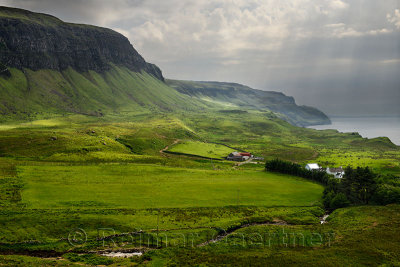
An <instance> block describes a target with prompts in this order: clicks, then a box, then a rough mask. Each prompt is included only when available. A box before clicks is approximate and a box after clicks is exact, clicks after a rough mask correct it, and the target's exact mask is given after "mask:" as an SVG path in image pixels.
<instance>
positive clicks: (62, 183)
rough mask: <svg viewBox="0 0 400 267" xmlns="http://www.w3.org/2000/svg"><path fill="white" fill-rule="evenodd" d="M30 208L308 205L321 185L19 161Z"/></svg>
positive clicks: (269, 177)
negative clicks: (23, 164)
mask: <svg viewBox="0 0 400 267" xmlns="http://www.w3.org/2000/svg"><path fill="white" fill-rule="evenodd" d="M18 172H19V177H20V179H21V180H22V183H23V184H24V187H23V189H22V202H23V203H24V204H25V205H26V206H27V207H29V208H63V207H65V208H69V207H74V206H75V207H100V208H101V207H104V208H133V209H145V208H183V207H223V206H230V205H243V206H249V205H250V206H264V207H271V206H312V205H314V204H315V203H316V202H317V201H318V200H319V199H320V197H321V195H322V190H323V187H322V186H320V185H318V184H315V183H312V182H309V181H306V180H304V179H300V178H297V177H291V176H286V175H282V174H275V173H267V172H264V171H263V170H262V169H260V170H252V171H251V170H233V169H228V170H202V169H186V168H177V167H163V166H157V165H140V164H127V165H119V164H104V165H98V166H21V167H19V168H18Z"/></svg>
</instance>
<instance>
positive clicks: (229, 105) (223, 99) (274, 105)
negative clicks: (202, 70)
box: [166, 80, 330, 126]
mask: <svg viewBox="0 0 400 267" xmlns="http://www.w3.org/2000/svg"><path fill="white" fill-rule="evenodd" d="M166 82H167V84H168V85H169V86H171V87H173V88H175V89H176V90H177V91H178V92H180V93H182V94H185V95H189V96H191V97H195V98H198V99H202V100H205V101H207V102H212V103H218V104H220V105H224V106H225V108H226V109H239V110H248V109H256V110H270V111H273V112H276V113H277V115H278V116H279V117H280V118H281V119H283V120H286V121H288V122H290V123H291V124H294V125H297V126H308V125H315V124H330V120H329V118H328V117H327V116H326V115H325V114H324V113H323V112H321V111H319V110H318V109H316V108H313V107H308V106H298V105H296V102H295V100H294V98H293V97H289V96H286V95H284V94H283V93H280V92H274V91H263V90H256V89H253V88H250V87H248V86H245V85H241V84H237V83H224V82H194V81H178V80H167V81H166ZM233 111H234V110H233Z"/></svg>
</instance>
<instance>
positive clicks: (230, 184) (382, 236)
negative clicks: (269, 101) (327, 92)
mask: <svg viewBox="0 0 400 267" xmlns="http://www.w3.org/2000/svg"><path fill="white" fill-rule="evenodd" d="M177 140H179V141H177ZM166 148H167V149H166ZM235 149H238V150H243V151H249V152H252V153H254V154H255V155H256V156H262V157H264V158H266V159H273V158H275V157H280V158H283V159H287V160H291V161H294V162H298V163H300V164H305V163H307V162H311V161H312V162H318V163H320V164H321V165H334V166H335V165H339V164H340V165H343V166H346V165H348V164H351V165H353V166H364V165H368V166H371V167H372V168H373V169H374V170H375V171H377V172H380V173H392V174H399V172H400V166H399V159H400V149H399V147H397V146H394V145H393V144H391V143H390V142H388V141H387V140H386V139H383V138H378V139H369V140H368V139H363V138H361V137H360V136H358V135H354V134H340V133H338V132H336V131H331V130H328V131H322V132H320V131H316V130H312V129H304V128H298V127H294V126H291V125H289V124H287V123H285V122H283V121H281V120H279V119H277V118H275V117H274V116H273V114H270V113H268V112H254V113H251V112H250V113H247V114H240V115H238V114H228V115H227V114H220V113H218V112H217V111H215V112H207V113H204V114H179V113H177V114H170V115H165V114H158V115H157V114H156V115H154V114H151V115H150V114H134V115H132V114H125V115H124V114H119V115H115V116H109V117H102V118H96V117H86V116H77V115H74V116H72V115H71V116H65V117H58V118H50V119H45V120H41V121H33V122H28V123H27V122H23V123H16V122H15V123H13V124H5V125H2V126H1V127H0V177H1V178H0V193H1V194H0V203H1V208H0V217H1V220H0V240H1V242H0V255H1V256H0V264H2V265H6V266H7V265H8V266H15V265H30V266H43V265H57V266H70V265H72V264H74V263H76V264H79V265H81V264H87V265H111V266H113V265H114V266H118V265H132V266H134V265H150V266H164V265H170V266H182V265H192V266H193V265H199V266H207V265H236V266H249V265H252V266H253V265H254V266H257V265H258V266H266V265H273V264H274V265H312V266H316V265H321V264H322V265H327V266H333V265H336V266H337V265H339V266H348V265H380V264H386V265H388V266H391V265H396V264H399V263H400V254H399V253H400V247H399V244H400V242H399V241H400V240H399V236H400V233H398V231H399V228H398V225H400V206H399V205H388V206H363V207H350V208H345V209H339V210H336V211H335V212H334V213H333V214H331V215H330V216H329V217H328V222H327V223H326V224H320V219H321V217H322V216H323V215H324V213H325V212H324V210H323V209H322V204H321V196H322V191H323V187H322V186H321V185H319V184H316V183H313V182H310V181H307V180H304V179H301V178H298V177H293V176H288V175H282V174H276V173H269V172H265V171H264V166H263V164H244V165H241V166H236V164H235V162H229V161H226V160H223V158H224V157H225V156H226V154H227V153H230V152H231V151H233V150H235ZM167 151H171V152H176V153H178V154H170V153H165V152H167ZM185 154H190V155H191V156H188V155H185ZM214 241H217V242H214ZM106 250H114V251H125V252H132V251H135V252H143V253H144V254H143V256H140V257H139V256H135V257H132V258H118V259H116V258H108V257H105V256H101V255H100V253H101V252H104V251H106Z"/></svg>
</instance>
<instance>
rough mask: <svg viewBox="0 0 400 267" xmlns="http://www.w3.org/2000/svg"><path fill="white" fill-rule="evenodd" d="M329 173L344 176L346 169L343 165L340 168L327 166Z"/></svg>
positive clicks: (336, 176)
mask: <svg viewBox="0 0 400 267" xmlns="http://www.w3.org/2000/svg"><path fill="white" fill-rule="evenodd" d="M326 173H327V174H332V175H333V176H335V178H343V175H344V170H343V168H342V167H339V168H329V167H328V168H326Z"/></svg>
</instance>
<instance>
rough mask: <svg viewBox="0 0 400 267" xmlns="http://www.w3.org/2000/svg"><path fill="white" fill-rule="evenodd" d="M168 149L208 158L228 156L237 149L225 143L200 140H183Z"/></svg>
mask: <svg viewBox="0 0 400 267" xmlns="http://www.w3.org/2000/svg"><path fill="white" fill-rule="evenodd" d="M168 151H170V152H176V153H183V154H190V155H196V156H201V157H208V158H217V159H222V158H226V157H227V156H228V155H229V154H230V153H232V152H233V151H235V149H233V148H229V147H227V146H224V145H219V144H212V143H206V142H200V141H182V142H179V143H178V144H175V145H173V146H171V147H170V148H169V149H168Z"/></svg>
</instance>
